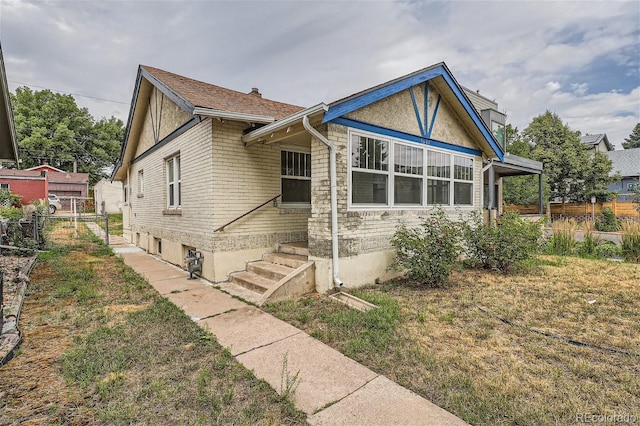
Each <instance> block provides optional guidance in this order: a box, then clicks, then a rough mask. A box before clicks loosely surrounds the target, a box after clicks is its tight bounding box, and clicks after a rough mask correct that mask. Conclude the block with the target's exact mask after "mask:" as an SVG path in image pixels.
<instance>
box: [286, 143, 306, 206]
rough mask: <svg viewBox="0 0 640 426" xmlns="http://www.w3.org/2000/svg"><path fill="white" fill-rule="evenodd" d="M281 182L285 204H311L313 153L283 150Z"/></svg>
mask: <svg viewBox="0 0 640 426" xmlns="http://www.w3.org/2000/svg"><path fill="white" fill-rule="evenodd" d="M280 182H281V191H282V203H283V204H304V205H308V204H311V154H309V153H305V152H296V151H284V150H283V151H281V153H280Z"/></svg>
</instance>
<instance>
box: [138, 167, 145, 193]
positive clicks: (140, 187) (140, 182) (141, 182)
mask: <svg viewBox="0 0 640 426" xmlns="http://www.w3.org/2000/svg"><path fill="white" fill-rule="evenodd" d="M141 195H144V170H140V171H139V172H138V196H141Z"/></svg>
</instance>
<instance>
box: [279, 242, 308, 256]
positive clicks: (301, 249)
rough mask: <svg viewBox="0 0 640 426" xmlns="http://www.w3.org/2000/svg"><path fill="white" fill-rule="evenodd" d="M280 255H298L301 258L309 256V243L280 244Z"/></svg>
mask: <svg viewBox="0 0 640 426" xmlns="http://www.w3.org/2000/svg"><path fill="white" fill-rule="evenodd" d="M278 252H280V253H288V254H297V255H299V256H309V247H308V246H307V243H306V242H305V243H289V244H280V247H279V248H278Z"/></svg>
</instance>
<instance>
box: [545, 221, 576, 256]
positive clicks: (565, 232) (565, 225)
mask: <svg viewBox="0 0 640 426" xmlns="http://www.w3.org/2000/svg"><path fill="white" fill-rule="evenodd" d="M576 228H577V226H576V222H575V221H574V220H572V219H569V220H567V219H562V220H557V221H555V222H553V225H552V226H551V229H552V232H553V236H552V237H551V239H550V240H549V246H548V249H549V252H550V253H551V254H555V255H558V256H566V255H568V254H572V253H573V251H574V249H575V247H576Z"/></svg>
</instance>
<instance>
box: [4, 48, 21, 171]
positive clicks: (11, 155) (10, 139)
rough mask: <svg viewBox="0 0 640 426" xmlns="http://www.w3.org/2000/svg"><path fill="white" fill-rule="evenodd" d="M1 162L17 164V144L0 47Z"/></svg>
mask: <svg viewBox="0 0 640 426" xmlns="http://www.w3.org/2000/svg"><path fill="white" fill-rule="evenodd" d="M2 161H9V162H12V163H18V142H17V139H16V129H15V126H14V124H13V112H12V110H11V101H10V99H9V86H8V84H7V75H6V74H5V69H4V59H3V56H2V46H1V45H0V162H2Z"/></svg>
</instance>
